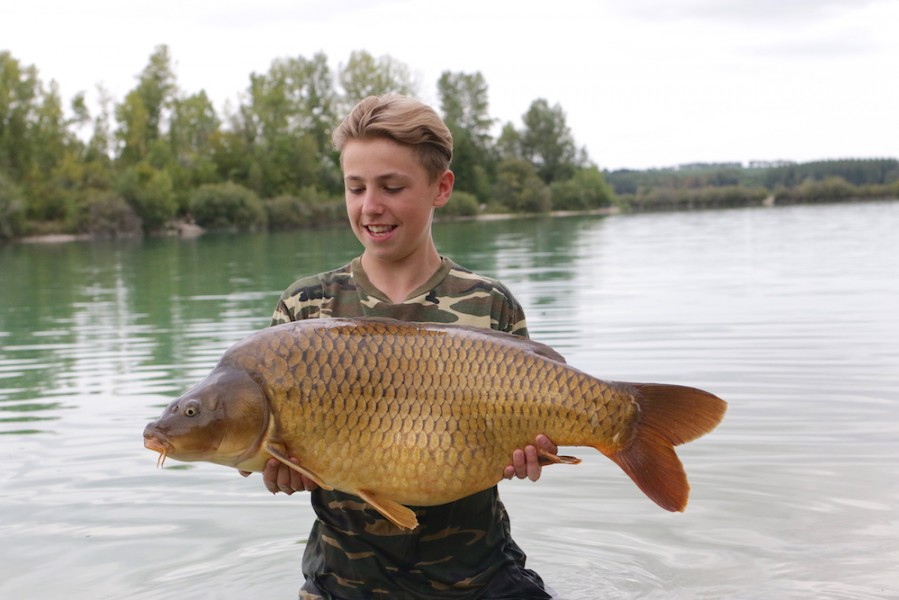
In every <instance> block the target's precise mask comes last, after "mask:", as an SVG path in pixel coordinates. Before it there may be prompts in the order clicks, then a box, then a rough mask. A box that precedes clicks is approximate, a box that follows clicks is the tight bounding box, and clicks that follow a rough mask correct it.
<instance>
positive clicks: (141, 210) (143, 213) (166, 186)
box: [117, 162, 178, 232]
mask: <svg viewBox="0 0 899 600" xmlns="http://www.w3.org/2000/svg"><path fill="white" fill-rule="evenodd" d="M117 188H118V192H119V193H120V194H121V196H122V197H123V198H124V199H125V201H126V202H127V203H128V205H129V206H130V207H131V208H132V209H133V210H134V212H135V214H137V216H138V217H139V218H140V220H141V222H142V224H143V228H144V231H145V232H153V231H158V230H160V229H162V228H163V227H164V226H165V224H166V223H167V222H169V221H170V220H171V219H172V218H173V217H174V216H175V214H176V211H177V208H178V204H177V202H176V200H175V191H174V189H173V186H172V180H171V177H169V174H168V173H167V172H166V171H164V170H162V169H157V168H155V167H153V166H152V165H150V164H149V163H148V162H140V163H138V164H136V165H132V166H130V167H128V168H127V169H125V171H124V172H123V173H122V174H121V176H120V177H119V180H118V183H117Z"/></svg>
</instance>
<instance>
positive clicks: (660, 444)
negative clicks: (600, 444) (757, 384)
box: [608, 383, 727, 512]
mask: <svg viewBox="0 0 899 600" xmlns="http://www.w3.org/2000/svg"><path fill="white" fill-rule="evenodd" d="M625 385H626V386H628V387H630V388H631V389H632V390H633V391H634V399H635V400H636V402H637V404H638V405H639V406H640V416H639V417H638V420H637V423H636V425H635V431H634V434H633V437H632V439H631V443H630V444H629V445H628V446H627V447H626V448H623V449H622V450H619V451H618V452H616V453H614V454H611V455H608V456H609V458H611V459H612V460H613V461H615V462H616V463H617V464H618V466H620V467H621V468H622V470H624V472H625V473H627V474H628V476H630V478H631V479H633V480H634V483H636V484H637V487H639V488H640V489H641V490H643V493H644V494H646V495H647V496H649V497H650V498H651V499H652V500H653V501H654V502H655V503H656V504H658V505H659V506H661V507H662V508H664V509H666V510H670V511H680V512H683V510H684V508H686V506H687V498H688V497H689V495H690V484H689V483H687V475H686V473H684V467H683V465H682V464H681V462H680V459H679V458H678V457H677V454H675V452H674V446H679V445H680V444H683V443H685V442H689V441H691V440H695V439H696V438H698V437H700V436H702V435H704V434H706V433H708V432H710V431H712V430H713V429H714V428H715V427H716V426H717V425H718V423H720V422H721V419H722V418H723V417H724V412H725V410H727V403H726V402H724V400H722V399H720V398H718V397H717V396H715V395H713V394H710V393H708V392H704V391H702V390H698V389H696V388H691V387H683V386H678V385H662V384H646V383H631V384H625Z"/></svg>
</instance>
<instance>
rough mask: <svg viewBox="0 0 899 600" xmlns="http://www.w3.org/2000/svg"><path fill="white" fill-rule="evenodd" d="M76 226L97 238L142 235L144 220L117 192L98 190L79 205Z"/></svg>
mask: <svg viewBox="0 0 899 600" xmlns="http://www.w3.org/2000/svg"><path fill="white" fill-rule="evenodd" d="M76 228H77V230H78V231H79V232H81V233H87V234H89V235H90V236H92V237H96V238H121V237H140V235H141V234H142V231H143V230H142V222H141V220H140V217H138V216H137V213H135V212H134V209H133V208H131V206H130V205H129V204H128V203H127V202H126V201H125V199H124V198H122V196H120V195H119V194H116V193H115V192H96V193H94V194H92V195H91V196H89V197H88V198H87V200H86V201H85V202H84V203H83V204H82V205H81V206H79V209H78V215H77V222H76Z"/></svg>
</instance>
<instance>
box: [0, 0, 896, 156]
mask: <svg viewBox="0 0 899 600" xmlns="http://www.w3.org/2000/svg"><path fill="white" fill-rule="evenodd" d="M897 24H899V1H897V0H571V1H568V0H558V1H556V2H546V1H530V0H517V1H515V2H509V1H507V2H500V1H492V0H453V1H452V2H428V1H425V0H417V1H416V0H384V1H378V0H371V1H363V0H347V1H344V2H341V1H340V0H252V1H251V0H177V1H174V0H127V1H122V0H66V1H62V0H28V1H23V2H12V1H4V2H3V3H2V5H0V50H8V51H9V52H11V53H12V55H13V57H15V58H16V59H18V60H19V61H20V62H22V63H24V64H26V65H34V66H36V67H37V68H38V70H39V72H40V76H41V79H42V80H43V81H45V82H49V81H50V80H56V81H57V82H58V84H59V85H60V88H61V93H62V95H63V98H64V99H66V100H67V101H68V99H70V98H71V97H72V96H73V95H74V94H75V93H76V92H78V91H85V92H87V94H88V97H89V98H94V99H95V98H96V97H97V92H96V87H97V85H98V84H102V85H103V86H104V87H105V88H106V89H107V90H108V91H109V92H110V93H111V94H112V95H113V98H114V99H115V100H121V99H122V98H123V97H124V95H125V94H126V93H127V92H128V91H129V90H131V89H132V88H133V87H134V86H135V83H136V76H137V75H138V74H139V73H140V71H141V70H142V69H143V68H144V67H145V66H146V64H147V62H148V59H149V57H150V54H151V53H152V52H153V50H154V48H155V47H156V46H157V45H159V44H166V45H168V46H169V49H170V53H171V56H172V58H173V61H174V64H175V72H176V75H177V77H178V84H179V86H180V87H181V89H182V90H183V91H184V92H186V93H195V92H198V91H199V90H201V89H203V90H206V92H207V93H208V94H209V95H210V96H211V97H212V99H213V101H214V102H215V104H216V107H217V108H218V109H219V110H221V109H222V108H223V107H224V104H225V102H226V101H227V100H230V101H231V102H232V104H233V103H234V102H235V101H236V100H237V98H238V96H239V94H240V93H241V92H243V91H244V90H245V89H246V87H247V84H248V82H249V75H250V73H252V72H258V73H262V72H265V71H267V70H268V68H269V66H270V64H271V62H272V60H274V59H276V58H284V57H295V56H303V57H306V58H311V57H312V56H313V55H314V54H315V53H316V52H319V51H321V52H324V53H325V55H326V56H327V57H328V58H329V60H330V62H331V66H332V67H333V68H335V69H336V68H337V67H338V66H339V65H340V64H341V63H345V62H346V61H347V59H348V58H349V55H350V52H352V51H353V50H366V51H368V52H369V53H371V54H372V55H374V56H382V55H389V56H391V57H393V58H394V59H396V60H398V61H400V62H403V63H405V64H406V65H408V66H409V68H410V69H411V71H412V72H413V73H414V74H415V75H416V77H417V79H418V81H419V83H420V89H421V93H420V96H421V97H422V99H423V100H426V101H429V102H433V103H436V101H437V97H436V82H437V79H438V78H439V76H440V74H441V73H442V72H443V71H446V70H449V71H454V72H460V71H461V72H466V73H472V72H475V71H480V72H481V73H482V74H483V75H484V77H485V78H486V81H487V83H488V86H489V92H490V106H491V115H492V116H493V117H494V118H496V119H497V120H498V121H499V122H501V123H505V122H509V121H511V122H513V123H515V124H516V125H520V122H521V121H520V120H521V115H522V114H523V113H524V112H525V111H526V110H527V108H528V106H529V105H530V103H531V102H532V101H533V100H535V99H537V98H545V99H546V100H548V101H549V102H550V103H551V104H559V105H560V106H561V107H562V109H563V110H564V111H565V113H566V115H567V117H568V124H569V125H570V127H571V129H572V131H573V133H574V137H575V140H576V142H577V143H578V144H579V145H581V146H585V147H586V148H587V151H588V153H589V155H590V157H591V158H592V160H593V161H594V162H596V163H597V164H598V165H599V166H600V167H602V168H605V169H618V168H637V169H642V168H651V167H666V166H673V165H677V164H683V163H690V162H719V161H738V162H743V163H747V162H749V161H751V160H778V159H785V160H796V161H809V160H817V159H827V158H869V157H890V158H895V157H899V34H897V33H896V25H897Z"/></svg>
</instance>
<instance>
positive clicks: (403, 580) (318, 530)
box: [272, 258, 551, 600]
mask: <svg viewBox="0 0 899 600" xmlns="http://www.w3.org/2000/svg"><path fill="white" fill-rule="evenodd" d="M361 316H368V317H389V318H394V319H401V320H404V321H417V322H427V323H457V324H461V325H469V326H475V327H484V328H492V329H498V330H501V331H506V332H510V333H515V334H518V335H522V336H525V337H526V336H527V325H526V322H525V317H524V311H523V310H522V308H521V306H520V305H519V304H518V302H517V301H516V300H515V298H513V297H512V295H511V294H510V293H509V291H508V290H507V289H506V288H505V286H503V285H502V284H501V283H499V282H497V281H495V280H492V279H489V278H487V277H483V276H481V275H477V274H475V273H472V272H471V271H468V270H467V269H464V268H462V267H460V266H459V265H457V264H455V263H453V262H452V261H450V260H449V259H446V258H444V259H442V263H441V267H440V269H439V270H438V271H437V272H436V273H435V274H434V276H433V277H431V279H429V280H428V282H427V283H426V284H425V285H423V286H422V287H421V288H419V289H418V290H416V291H414V292H413V293H412V294H410V296H409V298H408V299H406V300H405V301H404V302H402V303H400V304H395V303H392V302H391V301H390V300H389V299H388V298H387V297H386V296H385V295H384V294H383V293H382V292H380V291H379V290H378V289H376V288H375V287H374V286H373V285H372V284H371V282H370V281H369V279H368V277H367V276H366V275H365V273H364V271H363V270H362V264H361V261H360V259H358V258H357V259H355V260H354V261H353V262H351V263H350V264H348V265H346V266H344V267H342V268H340V269H336V270H334V271H329V272H327V273H322V274H319V275H315V276H312V277H307V278H304V279H300V280H299V281H297V282H295V283H294V284H293V285H291V286H290V287H289V288H288V289H287V290H286V291H285V292H284V293H283V294H282V295H281V299H280V301H279V302H278V306H277V308H276V309H275V314H274V316H273V318H272V324H273V325H276V324H279V323H286V322H289V321H297V320H300V319H312V318H324V317H361ZM509 460H510V461H511V456H510V457H509ZM311 497H312V507H313V508H314V510H315V513H316V515H317V517H318V518H317V519H316V521H315V523H314V524H313V526H312V532H311V533H310V536H309V541H308V544H307V546H306V551H305V554H304V556H303V574H304V575H305V577H306V582H305V584H304V585H303V587H302V589H301V590H300V598H301V599H304V600H319V599H327V600H330V599H340V600H370V599H382V598H383V599H385V600H386V599H390V600H406V599H410V600H412V599H414V600H420V599H453V600H469V599H471V600H473V599H482V600H487V599H489V600H499V599H512V598H515V599H518V600H538V599H539V600H546V599H549V598H550V597H551V596H550V594H549V593H547V592H546V591H545V590H544V586H543V582H542V581H541V579H540V577H539V576H538V575H537V574H536V573H534V572H533V571H530V570H529V569H526V568H525V566H524V565H525V555H524V553H523V552H522V551H521V549H520V548H519V547H518V545H517V544H516V543H515V542H514V541H513V540H512V537H511V534H510V527H509V518H508V515H507V514H506V510H505V508H504V507H503V504H502V502H501V501H500V499H499V493H498V490H497V488H496V487H495V486H494V487H493V488H490V489H488V490H485V491H483V492H479V493H477V494H473V495H471V496H468V497H466V498H462V499H461V500H458V501H456V502H451V503H449V504H444V505H441V506H428V507H412V508H413V510H414V511H415V514H416V516H417V517H418V521H419V527H418V528H416V529H415V530H414V531H411V532H407V531H403V530H401V529H399V528H397V527H396V526H395V525H393V524H392V523H390V522H389V521H387V520H386V519H384V518H383V517H382V516H381V515H380V513H378V512H377V511H375V510H372V509H370V508H367V505H366V504H365V502H364V501H363V500H362V499H361V498H359V497H357V496H353V495H350V494H345V493H342V492H337V491H330V492H329V491H325V490H323V489H321V488H319V489H317V490H315V491H314V492H312V494H311Z"/></svg>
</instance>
